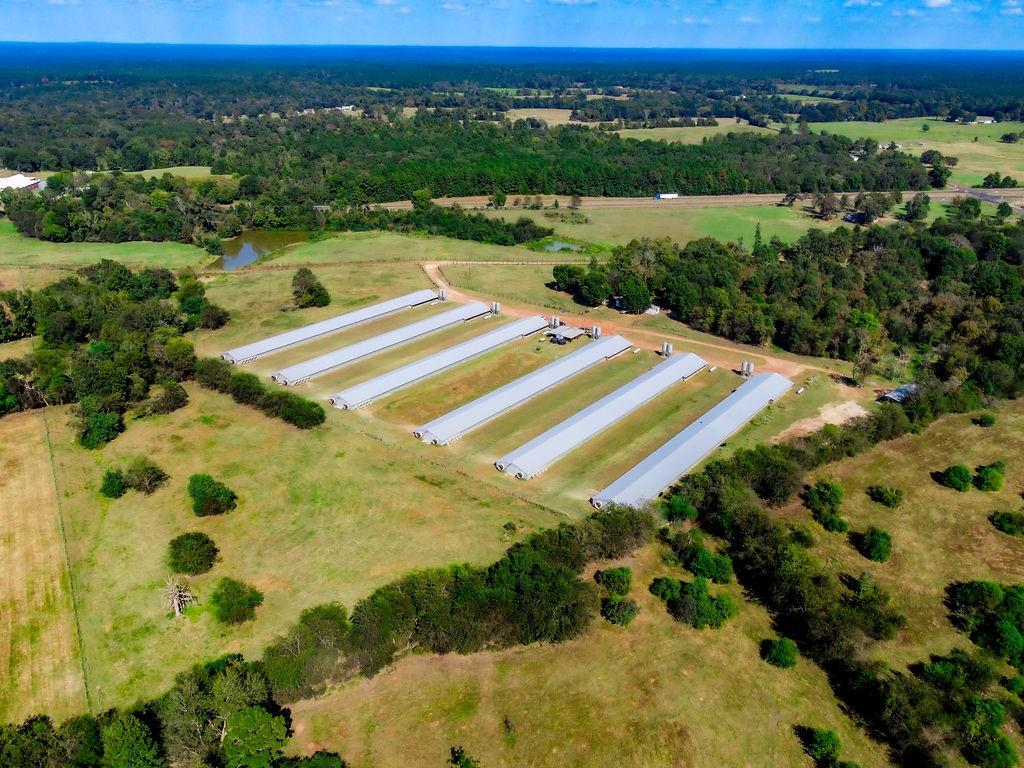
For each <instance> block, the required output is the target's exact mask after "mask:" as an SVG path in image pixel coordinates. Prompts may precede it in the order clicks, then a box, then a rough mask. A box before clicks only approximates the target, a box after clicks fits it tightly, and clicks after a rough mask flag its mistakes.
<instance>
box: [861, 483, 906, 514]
mask: <svg viewBox="0 0 1024 768" xmlns="http://www.w3.org/2000/svg"><path fill="white" fill-rule="evenodd" d="M867 494H868V498H869V499H871V500H872V501H873V502H875V503H876V504H881V505H882V506H883V507H889V508H890V509H896V507H898V506H900V505H901V504H903V490H902V489H901V488H897V487H895V486H892V485H871V486H868V490H867Z"/></svg>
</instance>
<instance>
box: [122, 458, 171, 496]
mask: <svg viewBox="0 0 1024 768" xmlns="http://www.w3.org/2000/svg"><path fill="white" fill-rule="evenodd" d="M167 478H168V474H167V473H166V472H164V471H163V470H162V469H161V468H160V467H158V466H157V465H156V464H154V463H153V462H152V461H150V460H149V459H147V458H146V457H145V456H139V457H138V458H137V459H135V460H134V461H132V463H131V464H129V465H128V469H126V470H125V471H124V482H125V485H127V486H128V487H129V488H132V489H134V490H136V491H141V492H142V493H144V494H146V495H147V496H149V495H150V494H151V493H153V492H154V491H156V489H157V488H159V487H160V486H161V485H163V484H164V483H165V482H167Z"/></svg>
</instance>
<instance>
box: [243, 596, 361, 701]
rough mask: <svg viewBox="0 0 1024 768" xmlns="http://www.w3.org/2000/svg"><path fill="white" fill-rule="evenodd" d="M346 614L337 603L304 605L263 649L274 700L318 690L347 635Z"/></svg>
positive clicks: (326, 678)
mask: <svg viewBox="0 0 1024 768" xmlns="http://www.w3.org/2000/svg"><path fill="white" fill-rule="evenodd" d="M348 632H349V622H348V613H347V612H346V611H345V608H344V606H341V605H339V604H337V603H328V604H326V605H318V606H315V607H313V608H307V609H306V610H305V611H303V612H302V614H301V615H300V616H299V621H298V623H297V624H296V625H295V626H294V627H293V628H292V629H290V630H289V631H288V634H287V635H285V636H284V637H280V638H278V639H277V640H275V641H274V642H273V643H271V644H270V646H268V647H267V649H266V650H265V651H264V652H263V669H264V670H265V671H266V673H267V679H268V680H269V681H270V687H271V690H272V691H273V693H274V699H275V700H276V701H280V702H282V703H289V702H292V701H297V700H298V699H301V698H305V697H308V696H312V695H315V694H317V693H319V692H320V691H321V690H322V689H323V686H324V685H325V684H326V682H327V680H328V679H329V677H330V674H331V672H332V671H333V670H334V666H335V663H336V662H337V660H338V658H339V656H340V655H341V653H342V649H343V646H344V644H345V641H346V639H347V638H348Z"/></svg>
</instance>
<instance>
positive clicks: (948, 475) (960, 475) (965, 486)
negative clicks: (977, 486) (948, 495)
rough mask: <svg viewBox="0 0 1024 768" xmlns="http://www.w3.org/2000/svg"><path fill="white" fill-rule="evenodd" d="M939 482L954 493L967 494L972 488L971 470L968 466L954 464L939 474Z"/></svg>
mask: <svg viewBox="0 0 1024 768" xmlns="http://www.w3.org/2000/svg"><path fill="white" fill-rule="evenodd" d="M939 482H940V483H941V484H942V485H944V486H946V487H947V488H952V489H953V490H954V491H960V493H967V491H969V490H970V488H971V470H970V469H968V467H967V465H966V464H954V465H953V466H951V467H946V469H944V470H942V472H940V473H939Z"/></svg>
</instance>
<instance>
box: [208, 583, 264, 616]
mask: <svg viewBox="0 0 1024 768" xmlns="http://www.w3.org/2000/svg"><path fill="white" fill-rule="evenodd" d="M262 604H263V593H262V592H260V591H259V590H258V589H256V588H255V587H253V586H251V585H249V584H246V583H245V582H244V581H239V580H238V579H232V578H230V577H225V578H223V579H221V580H220V581H219V582H218V583H217V588H216V589H215V590H214V591H213V594H212V595H210V605H212V606H213V615H214V616H215V617H216V619H217V621H220V622H223V623H224V624H241V623H242V622H244V621H249V620H251V619H254V618H256V609H257V608H258V607H259V606H260V605H262Z"/></svg>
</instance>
